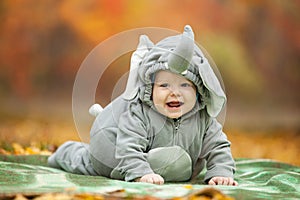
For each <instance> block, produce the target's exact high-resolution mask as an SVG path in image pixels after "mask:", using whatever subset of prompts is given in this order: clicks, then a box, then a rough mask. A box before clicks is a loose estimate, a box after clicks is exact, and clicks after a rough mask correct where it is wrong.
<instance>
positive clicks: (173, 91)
mask: <svg viewBox="0 0 300 200" xmlns="http://www.w3.org/2000/svg"><path fill="white" fill-rule="evenodd" d="M170 92H171V95H174V96H180V95H181V92H180V89H179V88H178V87H172V88H170Z"/></svg>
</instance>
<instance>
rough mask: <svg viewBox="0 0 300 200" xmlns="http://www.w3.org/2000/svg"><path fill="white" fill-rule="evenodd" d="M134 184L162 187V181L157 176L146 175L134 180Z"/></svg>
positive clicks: (161, 178)
mask: <svg viewBox="0 0 300 200" xmlns="http://www.w3.org/2000/svg"><path fill="white" fill-rule="evenodd" d="M135 181H136V182H144V183H153V184H158V185H162V184H164V182H165V181H164V179H163V177H161V176H160V175H158V174H146V175H144V176H142V177H141V178H137V179H135Z"/></svg>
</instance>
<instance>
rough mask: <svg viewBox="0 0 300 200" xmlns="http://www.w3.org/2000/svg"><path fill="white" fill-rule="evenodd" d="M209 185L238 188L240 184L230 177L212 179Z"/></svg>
mask: <svg viewBox="0 0 300 200" xmlns="http://www.w3.org/2000/svg"><path fill="white" fill-rule="evenodd" d="M208 184H209V185H233V186H237V185H238V182H236V181H235V180H233V178H230V177H219V176H217V177H213V178H211V179H210V181H209V182H208Z"/></svg>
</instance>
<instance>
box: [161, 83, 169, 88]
mask: <svg viewBox="0 0 300 200" xmlns="http://www.w3.org/2000/svg"><path fill="white" fill-rule="evenodd" d="M169 86H170V85H169V84H168V83H161V84H159V87H169Z"/></svg>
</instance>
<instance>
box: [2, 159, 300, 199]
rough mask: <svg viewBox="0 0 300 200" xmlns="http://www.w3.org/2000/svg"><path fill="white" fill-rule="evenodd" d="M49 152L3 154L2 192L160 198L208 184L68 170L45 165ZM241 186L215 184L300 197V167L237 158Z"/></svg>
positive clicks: (250, 194)
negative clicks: (119, 177) (141, 180)
mask: <svg viewBox="0 0 300 200" xmlns="http://www.w3.org/2000/svg"><path fill="white" fill-rule="evenodd" d="M46 159H47V157H46V156H0V160H1V161H0V196H2V197H3V196H13V195H16V194H17V193H22V194H24V195H39V194H44V193H52V192H55V193H57V192H58V193H61V192H72V193H91V194H109V193H112V192H116V191H122V193H123V195H124V194H126V195H127V196H144V195H145V196H146V195H148V196H149V195H150V196H152V197H159V198H173V197H183V196H185V195H188V194H189V193H192V192H194V191H196V190H199V189H203V188H207V187H210V186H207V185H205V184H203V183H202V178H203V174H201V175H200V177H199V179H197V180H196V181H193V182H187V183H167V184H164V185H161V186H160V185H153V184H146V183H130V182H124V181H117V180H111V179H107V178H104V177H99V176H98V177H96V176H84V175H77V174H70V173H66V172H64V171H61V170H57V169H53V168H49V167H47V166H46ZM236 165H237V172H236V175H235V178H236V180H237V181H238V182H239V186H237V187H233V186H215V188H217V189H219V190H221V191H222V192H223V193H225V194H227V195H228V196H231V197H234V198H235V199H300V167H297V166H292V165H288V164H284V163H279V162H275V161H271V160H262V159H255V160H254V159H253V160H250V159H238V160H236Z"/></svg>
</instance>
